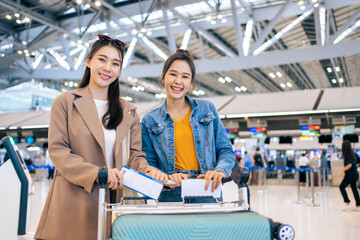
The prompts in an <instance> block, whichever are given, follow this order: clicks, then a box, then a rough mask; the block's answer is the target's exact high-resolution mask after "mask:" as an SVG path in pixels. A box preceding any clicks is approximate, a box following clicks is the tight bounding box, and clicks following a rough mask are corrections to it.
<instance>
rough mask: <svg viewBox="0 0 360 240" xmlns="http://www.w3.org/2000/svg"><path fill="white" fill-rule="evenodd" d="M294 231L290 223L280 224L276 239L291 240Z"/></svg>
mask: <svg viewBox="0 0 360 240" xmlns="http://www.w3.org/2000/svg"><path fill="white" fill-rule="evenodd" d="M294 237H295V231H294V229H293V228H292V227H291V226H290V225H281V226H280V227H279V229H278V231H277V239H279V240H293V239H294Z"/></svg>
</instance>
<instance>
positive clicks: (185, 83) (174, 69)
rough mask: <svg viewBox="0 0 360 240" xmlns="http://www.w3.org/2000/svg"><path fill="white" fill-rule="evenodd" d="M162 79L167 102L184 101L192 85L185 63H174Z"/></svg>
mask: <svg viewBox="0 0 360 240" xmlns="http://www.w3.org/2000/svg"><path fill="white" fill-rule="evenodd" d="M162 77H163V78H162V83H163V84H164V85H165V90H166V95H167V97H166V98H167V99H168V100H181V99H185V94H186V93H187V92H188V91H189V89H190V87H191V84H192V74H191V69H190V66H189V64H188V63H187V62H186V61H183V60H176V61H174V62H173V63H172V64H171V66H170V67H169V69H168V70H167V72H166V74H165V76H162Z"/></svg>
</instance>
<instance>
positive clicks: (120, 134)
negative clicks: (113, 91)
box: [115, 100, 134, 161]
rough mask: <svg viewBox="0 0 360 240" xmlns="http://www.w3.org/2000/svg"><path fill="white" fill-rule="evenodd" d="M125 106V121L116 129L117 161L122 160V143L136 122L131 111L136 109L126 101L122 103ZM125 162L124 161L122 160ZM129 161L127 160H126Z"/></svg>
mask: <svg viewBox="0 0 360 240" xmlns="http://www.w3.org/2000/svg"><path fill="white" fill-rule="evenodd" d="M121 103H122V106H123V113H124V115H123V120H122V121H121V123H120V124H119V125H118V126H117V128H116V140H115V159H119V158H122V155H120V150H121V147H122V145H121V143H122V141H123V139H124V138H125V136H126V134H127V133H128V131H129V130H130V127H131V125H132V124H133V122H134V118H133V117H132V116H131V115H130V113H129V111H130V110H132V109H134V108H132V107H131V106H130V104H128V103H127V102H126V101H122V100H121ZM122 161H123V160H122ZM126 161H127V159H126Z"/></svg>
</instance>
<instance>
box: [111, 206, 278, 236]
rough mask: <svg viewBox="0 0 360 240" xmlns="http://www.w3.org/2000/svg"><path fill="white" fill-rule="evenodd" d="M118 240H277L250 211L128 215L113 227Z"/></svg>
mask: <svg viewBox="0 0 360 240" xmlns="http://www.w3.org/2000/svg"><path fill="white" fill-rule="evenodd" d="M112 239H114V240H120V239H121V240H124V239H126V240H131V239H133V240H140V239H147V240H151V239H154V240H162V239H164V240H165V239H171V240H183V239H194V240H195V239H198V240H200V239H201V240H204V239H226V240H232V239H234V240H235V239H237V240H238V239H256V240H261V239H264V240H265V239H273V234H272V229H271V220H270V219H268V218H267V217H265V216H262V215H260V214H257V213H255V212H250V211H234V212H223V213H222V212H215V213H213V212H207V213H206V212H200V213H173V214H154V213H152V214H146V213H145V214H141V213H134V214H125V215H120V216H118V217H117V218H116V220H115V221H114V222H113V225H112Z"/></svg>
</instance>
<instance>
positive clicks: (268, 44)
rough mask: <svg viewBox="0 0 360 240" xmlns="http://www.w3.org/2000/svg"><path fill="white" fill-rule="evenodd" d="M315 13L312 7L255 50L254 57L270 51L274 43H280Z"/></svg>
mask: <svg viewBox="0 0 360 240" xmlns="http://www.w3.org/2000/svg"><path fill="white" fill-rule="evenodd" d="M313 11H314V8H312V7H311V8H310V9H308V10H306V12H305V13H304V14H303V15H301V16H300V17H298V18H297V19H296V20H295V21H293V22H291V23H290V24H289V25H287V26H286V27H285V28H283V29H282V30H281V31H280V32H278V33H277V34H275V36H273V37H272V38H271V39H270V40H268V41H266V42H265V43H264V44H263V45H261V46H260V47H258V48H257V49H255V50H254V51H253V52H252V54H253V55H258V54H259V53H261V52H263V51H265V50H266V49H268V48H269V47H271V46H272V45H274V43H276V42H277V41H279V39H281V38H282V37H283V36H284V35H285V34H286V33H288V32H289V31H290V30H291V29H293V28H294V27H295V26H296V25H298V24H299V23H301V22H302V21H304V20H305V19H306V18H307V17H308V16H309V15H310V14H311V13H312V12H313Z"/></svg>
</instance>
